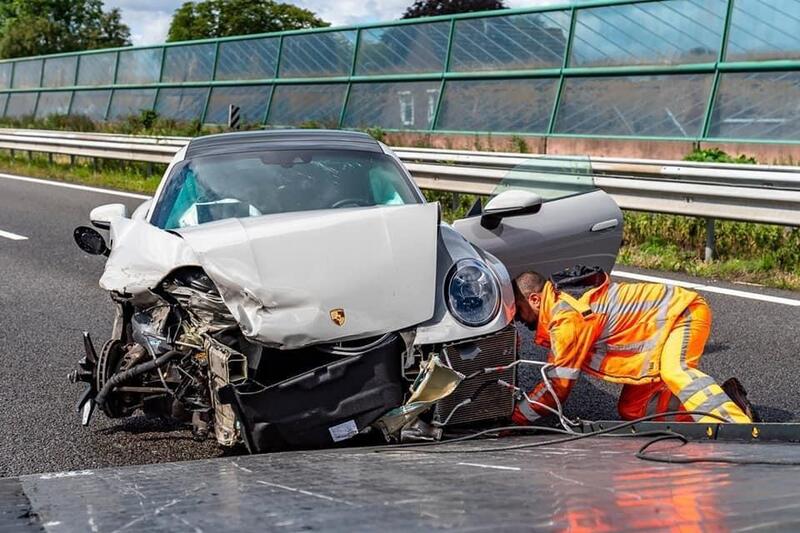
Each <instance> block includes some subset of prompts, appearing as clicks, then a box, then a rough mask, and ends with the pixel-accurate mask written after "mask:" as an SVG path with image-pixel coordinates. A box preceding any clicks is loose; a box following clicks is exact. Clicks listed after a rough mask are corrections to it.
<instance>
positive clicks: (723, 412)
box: [717, 406, 736, 422]
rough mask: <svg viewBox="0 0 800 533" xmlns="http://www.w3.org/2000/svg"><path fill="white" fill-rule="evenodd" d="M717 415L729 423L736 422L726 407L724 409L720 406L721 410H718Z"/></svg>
mask: <svg viewBox="0 0 800 533" xmlns="http://www.w3.org/2000/svg"><path fill="white" fill-rule="evenodd" d="M717 413H718V414H719V416H721V417H722V418H724V419H725V420H727V421H728V422H736V421H735V420H734V419H733V417H732V416H731V414H730V413H729V412H728V410H727V409H725V408H724V407H722V406H720V407H719V408H717Z"/></svg>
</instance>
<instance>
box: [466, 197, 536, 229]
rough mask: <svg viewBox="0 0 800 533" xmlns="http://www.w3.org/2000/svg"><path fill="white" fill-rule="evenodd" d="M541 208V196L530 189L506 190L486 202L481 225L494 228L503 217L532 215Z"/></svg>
mask: <svg viewBox="0 0 800 533" xmlns="http://www.w3.org/2000/svg"><path fill="white" fill-rule="evenodd" d="M541 208H542V197H541V196H539V195H538V194H536V193H534V192H531V191H521V190H515V189H512V190H508V191H504V192H501V193H500V194H498V195H497V196H495V197H494V198H492V199H491V200H489V202H488V203H487V204H486V207H484V208H483V216H481V226H483V227H484V228H486V229H495V228H497V227H498V226H499V225H500V221H501V220H502V219H503V218H505V217H515V216H519V215H532V214H534V213H538V212H539V210H540V209H541Z"/></svg>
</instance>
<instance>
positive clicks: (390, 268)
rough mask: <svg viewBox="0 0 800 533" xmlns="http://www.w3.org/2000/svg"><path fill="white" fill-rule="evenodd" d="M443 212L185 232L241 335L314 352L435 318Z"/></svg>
mask: <svg viewBox="0 0 800 533" xmlns="http://www.w3.org/2000/svg"><path fill="white" fill-rule="evenodd" d="M437 232H438V206H437V205H436V204H420V205H409V206H387V207H373V208H360V209H332V210H326V211H308V212H299V213H286V214H280V215H268V216H261V217H254V218H244V219H229V220H223V221H220V222H215V223H211V224H203V225H200V226H197V227H193V228H185V229H182V230H179V233H180V234H181V236H182V237H183V238H184V240H185V242H186V244H188V246H189V248H191V250H192V252H193V253H192V254H186V255H193V256H194V257H196V258H197V259H196V260H197V261H198V262H199V264H200V265H201V266H202V267H203V269H205V271H206V273H207V274H208V275H209V277H211V279H212V280H213V281H214V282H215V283H216V285H217V287H218V288H219V290H220V294H221V296H222V298H223V300H224V301H225V303H226V304H227V306H228V307H229V308H230V311H231V313H232V314H233V316H234V317H235V318H236V320H237V321H238V322H239V324H240V326H241V328H242V332H243V333H244V334H245V335H246V336H248V337H250V338H253V339H256V340H258V341H260V342H263V343H264V344H267V345H270V346H275V347H281V348H286V349H289V348H298V347H302V346H306V345H310V344H315V343H321V342H331V341H337V340H346V339H352V338H359V337H366V336H371V335H379V334H383V333H386V332H390V331H397V330H401V329H404V328H407V327H410V326H413V325H416V324H419V323H421V322H424V321H426V320H428V319H430V318H431V317H432V316H433V312H434V304H435V294H434V291H435V289H436V241H437ZM176 266H180V265H176Z"/></svg>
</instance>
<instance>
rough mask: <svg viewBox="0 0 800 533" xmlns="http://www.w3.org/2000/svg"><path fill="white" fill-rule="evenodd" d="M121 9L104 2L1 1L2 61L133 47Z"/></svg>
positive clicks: (60, 0) (0, 47) (81, 0)
mask: <svg viewBox="0 0 800 533" xmlns="http://www.w3.org/2000/svg"><path fill="white" fill-rule="evenodd" d="M129 38H130V30H129V29H128V26H126V25H125V24H123V23H122V20H121V18H120V13H119V9H116V8H114V9H112V10H110V11H104V10H103V2H102V0H0V57H2V58H9V57H24V56H34V55H41V54H54V53H58V52H74V51H78V50H92V49H97V48H109V47H114V46H125V45H129V44H130V39H129Z"/></svg>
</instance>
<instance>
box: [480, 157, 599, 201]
mask: <svg viewBox="0 0 800 533" xmlns="http://www.w3.org/2000/svg"><path fill="white" fill-rule="evenodd" d="M510 189H522V190H526V191H531V192H534V193H536V194H538V195H539V196H541V197H542V200H543V201H545V202H549V201H553V200H558V199H561V198H567V197H569V196H575V195H577V194H584V193H587V192H592V191H594V190H597V187H595V185H594V181H593V179H592V164H591V161H590V160H589V158H563V159H562V158H550V157H548V158H530V159H527V160H526V161H524V162H523V163H521V164H519V165H517V166H515V167H514V168H512V169H511V170H510V171H509V172H508V174H506V175H505V177H504V178H503V179H502V180H501V181H500V183H499V184H498V185H497V187H496V188H495V189H494V191H492V196H496V195H498V194H500V193H501V192H503V191H507V190H510Z"/></svg>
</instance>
